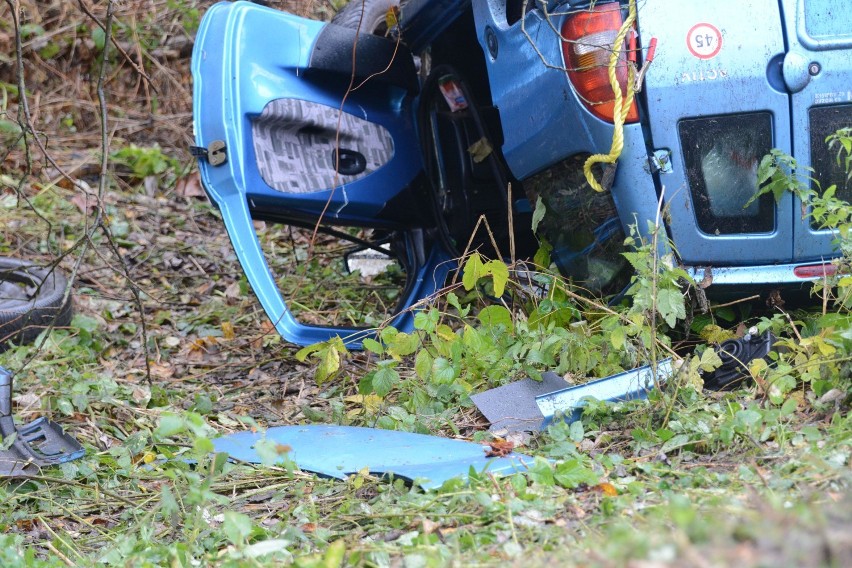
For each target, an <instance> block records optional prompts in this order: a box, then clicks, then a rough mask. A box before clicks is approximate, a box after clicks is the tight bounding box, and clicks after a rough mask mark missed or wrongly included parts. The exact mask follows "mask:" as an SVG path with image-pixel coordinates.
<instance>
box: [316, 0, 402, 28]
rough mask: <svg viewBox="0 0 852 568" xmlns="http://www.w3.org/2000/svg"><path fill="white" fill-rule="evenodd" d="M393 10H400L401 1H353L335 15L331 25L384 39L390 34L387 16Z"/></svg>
mask: <svg viewBox="0 0 852 568" xmlns="http://www.w3.org/2000/svg"><path fill="white" fill-rule="evenodd" d="M391 8H399V0H352V1H351V2H349V4H347V5H346V6H344V7H343V9H342V10H341V11H340V12H338V13H337V14H335V16H334V17H333V18H332V19H331V23H332V24H336V25H338V26H343V27H344V28H349V29H352V30H357V29H360V30H361V32H362V33H370V34H373V35H377V36H382V37H384V36H385V35H386V34H387V32H388V25H387V23H386V21H385V16H386V15H387V13H388V10H390V9H391ZM362 12H363V14H364V17H363V18H362V17H361V13H362ZM359 24H360V26H359Z"/></svg>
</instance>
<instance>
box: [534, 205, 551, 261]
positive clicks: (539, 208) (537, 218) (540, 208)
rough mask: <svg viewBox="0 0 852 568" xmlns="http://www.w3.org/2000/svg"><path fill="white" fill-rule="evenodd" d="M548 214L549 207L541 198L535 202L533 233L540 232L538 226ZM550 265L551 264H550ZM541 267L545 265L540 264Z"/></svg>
mask: <svg viewBox="0 0 852 568" xmlns="http://www.w3.org/2000/svg"><path fill="white" fill-rule="evenodd" d="M546 213H547V207H545V205H544V201H543V200H542V198H541V197H539V198H538V199H536V200H535V210H534V211H533V216H532V230H533V233H537V232H538V226H539V224H540V223H541V222H542V220H543V219H544V215H545V214H546ZM536 264H539V263H536ZM548 264H550V263H548ZM539 266H544V265H543V264H539Z"/></svg>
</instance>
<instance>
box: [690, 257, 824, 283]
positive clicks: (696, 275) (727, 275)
mask: <svg viewBox="0 0 852 568" xmlns="http://www.w3.org/2000/svg"><path fill="white" fill-rule="evenodd" d="M813 264H814V263H813V262H801V263H795V264H769V265H761V266H722V267H717V266H714V267H710V266H707V267H702V266H687V267H685V269H686V271H687V273H688V274H689V275H690V276H691V277H692V278H693V279H694V280H695V281H696V282H701V281H702V280H703V279H704V278H705V277H706V276H707V275H708V274H709V276H710V278H712V283H713V284H715V285H719V286H752V285H763V284H778V285H783V284H796V283H804V282H807V281H808V279H806V278H802V277H800V276H796V274H795V273H794V270H795V269H796V268H797V267H799V266H811V265H813Z"/></svg>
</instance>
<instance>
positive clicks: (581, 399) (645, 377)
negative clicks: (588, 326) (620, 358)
mask: <svg viewBox="0 0 852 568" xmlns="http://www.w3.org/2000/svg"><path fill="white" fill-rule="evenodd" d="M671 375H672V360H671V359H664V360H662V361H660V362H659V363H658V364H657V365H656V368H655V367H652V366H650V365H649V366H645V367H639V368H638V369H633V370H632V371H626V372H624V373H620V374H618V375H613V376H611V377H606V378H605V379H598V380H597V381H592V382H589V383H586V384H584V385H579V386H576V387H569V388H567V389H563V390H559V391H556V392H552V393H549V394H545V395H541V396H537V397H536V399H535V402H536V404H537V405H538V408H539V410H541V414H542V415H543V416H544V423H543V425H542V427H544V426H547V425H548V424H550V423H551V422H552V421H553V418H554V417H556V416H557V415H562V416H563V417H564V418H565V420H566V421H567V422H573V421H575V420H579V418H580V415H581V414H582V413H583V407H584V406H585V405H586V399H587V398H593V399H596V400H605V401H611V402H618V401H623V400H634V399H639V398H645V397H646V396H647V395H648V391H650V390H651V389H653V388H655V387H656V386H657V383H658V382H660V381H663V380H666V379H668V378H669V377H671Z"/></svg>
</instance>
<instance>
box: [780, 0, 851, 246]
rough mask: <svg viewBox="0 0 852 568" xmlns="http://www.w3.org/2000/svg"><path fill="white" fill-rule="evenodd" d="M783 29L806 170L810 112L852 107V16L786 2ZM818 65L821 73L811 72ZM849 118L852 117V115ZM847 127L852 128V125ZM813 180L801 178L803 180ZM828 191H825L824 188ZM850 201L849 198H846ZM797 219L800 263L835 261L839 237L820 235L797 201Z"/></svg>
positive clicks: (796, 137) (797, 144)
mask: <svg viewBox="0 0 852 568" xmlns="http://www.w3.org/2000/svg"><path fill="white" fill-rule="evenodd" d="M783 5H784V14H783V16H784V23H785V26H786V29H787V42H788V51H787V56H786V58H785V60H784V78H785V80H786V79H787V78H788V77H790V78H791V80H798V82H799V84H798V85H796V86H797V87H799V88H797V89H791V92H792V94H791V96H790V98H791V107H792V116H793V123H792V129H793V153H794V155H795V157H796V159H797V160H799V162H800V163H802V164H812V163H813V160H812V159H811V142H810V132H811V128H812V127H811V125H810V124H809V110H810V109H811V108H812V107H815V106H838V105H850V106H852V79H850V77H852V54H850V52H852V12H850V4H849V2H848V1H844V0H819V1H815V0H809V1H808V2H805V1H804V0H799V1H798V2H797V1H795V0H786V1H785V2H784V3H783ZM812 65H816V66H817V68H818V72H817V73H815V74H814V73H812V72H811V70H810V67H811V66H812ZM848 112H849V114H848V115H847V116H852V110H850V111H848ZM845 126H852V122H850V123H847V124H846V125H845ZM806 175H810V173H808V172H800V176H802V177H805V176H806ZM823 189H825V188H823ZM845 197H846V198H847V199H848V194H845ZM793 211H794V217H793V219H792V223H793V230H794V247H793V255H794V259H795V260H809V259H813V260H818V259H820V258H821V257H830V256H832V255H831V251H832V246H831V241H832V240H833V239H834V234H833V233H832V232H831V231H827V230H815V229H814V228H813V227H812V226H811V223H810V220H809V219H808V218H806V217H804V216H803V215H802V205H801V202H800V201H799V200H798V199H796V200H795V201H794V205H793Z"/></svg>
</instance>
